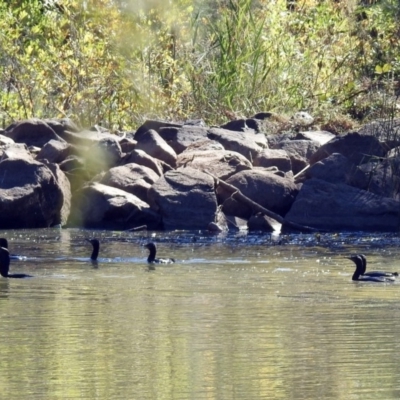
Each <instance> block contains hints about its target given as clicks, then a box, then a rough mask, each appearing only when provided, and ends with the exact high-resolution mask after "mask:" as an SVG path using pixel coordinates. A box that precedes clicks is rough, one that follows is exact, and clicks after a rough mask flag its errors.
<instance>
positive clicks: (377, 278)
mask: <svg viewBox="0 0 400 400" xmlns="http://www.w3.org/2000/svg"><path fill="white" fill-rule="evenodd" d="M348 258H349V259H350V260H351V261H353V262H354V264H356V270H355V271H354V274H353V276H352V278H351V279H352V280H353V281H361V282H393V281H394V280H395V279H396V277H395V275H393V274H392V275H371V276H369V275H363V273H364V272H365V265H364V260H363V257H362V256H361V255H360V254H356V255H353V256H351V257H348Z"/></svg>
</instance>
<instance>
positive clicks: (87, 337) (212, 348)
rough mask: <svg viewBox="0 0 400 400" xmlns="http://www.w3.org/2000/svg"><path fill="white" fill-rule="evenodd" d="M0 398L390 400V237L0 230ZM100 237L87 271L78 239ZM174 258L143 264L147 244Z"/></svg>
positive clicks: (394, 370) (394, 378)
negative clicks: (377, 274) (364, 270)
mask: <svg viewBox="0 0 400 400" xmlns="http://www.w3.org/2000/svg"><path fill="white" fill-rule="evenodd" d="M0 236H6V237H8V239H9V248H10V252H11V253H18V254H23V255H25V256H26V257H27V259H25V260H22V261H14V260H13V261H12V262H11V268H10V270H11V271H10V272H19V273H27V274H31V275H33V277H32V278H29V279H4V278H0V398H1V399H8V400H10V399H41V400H42V399H52V400H54V399H123V400H127V399H140V400H142V399H157V400H158V399H215V400H221V399H241V400H242V399H246V400H251V399H296V400H300V399H307V400H309V399H346V400H348V399H363V400H365V399H386V400H387V399H399V398H400V339H399V333H400V306H399V299H400V284H397V283H394V284H376V283H375V284H374V283H355V282H352V281H351V275H352V273H353V271H354V267H353V264H352V262H351V261H350V260H348V259H346V258H345V257H346V256H348V255H350V254H351V253H354V252H363V253H364V254H366V255H367V258H368V261H369V265H368V267H369V269H387V270H391V271H396V270H400V263H399V261H398V260H399V248H400V247H399V242H400V240H399V238H398V237H397V236H391V235H382V234H381V235H375V236H374V235H368V236H366V235H364V236H363V235H356V234H353V235H352V234H347V235H346V234H337V235H323V236H321V237H316V236H314V235H308V236H307V235H297V236H296V235H293V236H284V237H281V238H271V237H270V236H269V235H244V234H240V233H239V234H237V233H236V234H230V235H227V236H213V235H207V234H204V235H203V234H201V233H199V232H186V233H183V232H173V233H171V232H169V233H147V232H146V233H144V232H137V233H127V232H105V231H97V232H92V231H80V230H68V229H65V230H57V229H54V230H51V229H50V230H26V231H25V230H22V231H3V232H0ZM94 236H96V237H98V238H100V240H101V250H100V260H99V262H98V264H97V265H96V264H92V263H91V262H90V261H89V259H88V256H89V255H90V252H91V246H90V244H89V243H87V242H85V240H84V239H85V238H91V237H94ZM150 240H152V241H154V242H156V243H157V246H158V255H159V256H160V257H162V256H169V257H174V258H175V259H176V260H177V262H176V263H175V264H173V265H169V266H167V265H166V266H158V267H157V268H156V270H155V271H149V269H148V267H147V264H146V257H147V250H146V249H145V248H143V246H142V245H143V244H145V243H147V242H148V241H150Z"/></svg>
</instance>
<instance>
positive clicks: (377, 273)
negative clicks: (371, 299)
mask: <svg viewBox="0 0 400 400" xmlns="http://www.w3.org/2000/svg"><path fill="white" fill-rule="evenodd" d="M358 256H359V257H360V258H361V260H362V263H363V273H362V275H364V276H374V277H377V276H384V277H391V276H399V274H398V272H387V271H369V272H366V271H367V258H366V257H365V256H364V254H358Z"/></svg>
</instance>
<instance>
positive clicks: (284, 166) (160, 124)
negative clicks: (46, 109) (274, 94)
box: [0, 113, 400, 232]
mask: <svg viewBox="0 0 400 400" xmlns="http://www.w3.org/2000/svg"><path fill="white" fill-rule="evenodd" d="M298 117H300V119H303V120H304V119H305V120H307V117H308V115H307V114H306V113H303V115H301V113H299V115H298ZM271 118H272V114H270V113H260V114H257V115H256V116H254V117H252V118H249V119H238V120H233V121H230V122H229V123H227V124H225V125H223V126H221V127H208V126H205V124H204V123H203V122H202V121H201V120H200V121H188V122H186V123H184V124H178V123H170V122H164V121H156V120H149V121H146V122H145V123H144V124H143V125H142V126H140V127H139V128H138V129H137V130H136V131H135V132H124V133H123V134H122V135H115V134H111V133H109V132H107V131H105V130H104V129H102V128H100V127H94V128H92V129H91V130H80V129H79V128H78V127H77V126H76V125H75V124H74V123H73V122H72V121H71V120H69V119H46V120H39V119H29V120H24V121H19V122H16V123H14V124H12V125H11V126H9V127H8V128H6V129H5V130H4V131H2V132H0V133H1V135H0V152H1V158H0V160H1V161H0V210H1V216H2V217H1V218H0V229H19V228H43V227H51V226H68V227H84V228H94V229H113V230H138V229H151V230H156V229H167V230H172V229H181V230H193V229H196V230H212V231H216V232H219V231H226V230H229V229H248V230H251V231H267V232H271V231H280V230H282V231H319V230H320V231H328V232H329V231H330V232H332V231H344V230H356V231H397V230H398V229H399V225H400V202H399V192H400V182H399V181H400V174H399V168H400V156H399V147H398V146H399V145H400V140H398V139H397V138H398V135H397V133H398V130H400V121H396V120H394V121H390V123H389V122H385V121H376V122H374V123H370V124H368V125H365V126H363V127H362V128H360V129H359V130H358V131H357V132H348V133H346V134H343V135H339V136H337V135H334V134H332V133H330V132H326V131H316V130H310V129H309V128H307V127H306V125H307V123H305V124H304V123H303V124H300V123H299V124H297V125H296V124H294V125H293V127H292V128H293V129H291V130H289V131H287V132H285V133H280V134H273V133H271V129H270V121H271Z"/></svg>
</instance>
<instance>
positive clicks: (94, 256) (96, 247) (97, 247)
mask: <svg viewBox="0 0 400 400" xmlns="http://www.w3.org/2000/svg"><path fill="white" fill-rule="evenodd" d="M86 240H87V241H88V242H90V243H91V244H92V246H93V251H92V255H91V256H90V259H91V260H92V261H97V257H98V256H99V250H100V242H99V241H98V239H86Z"/></svg>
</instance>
